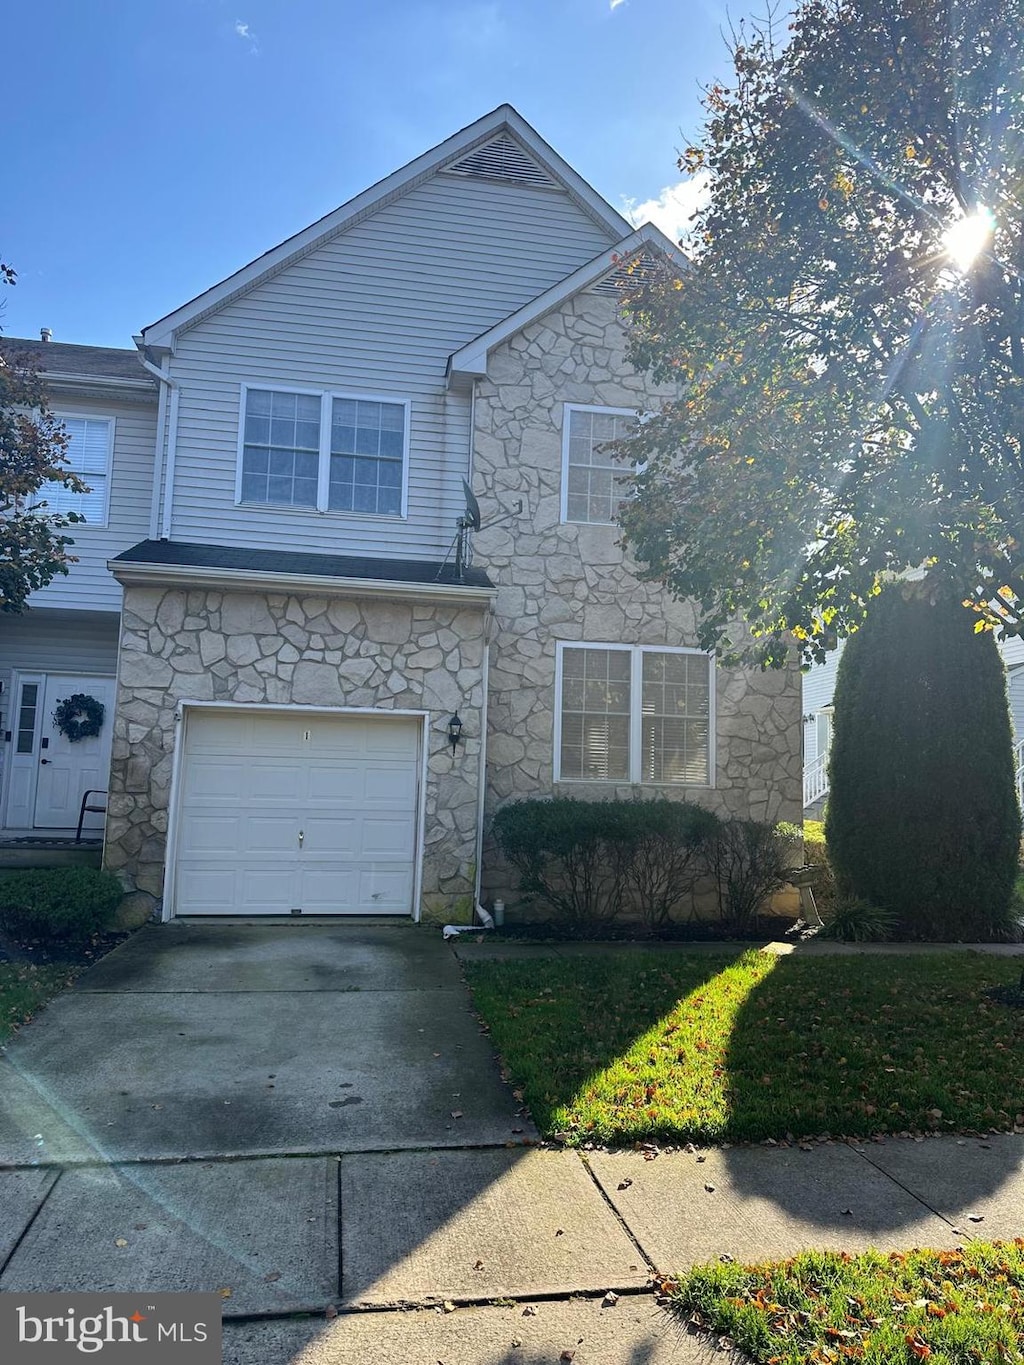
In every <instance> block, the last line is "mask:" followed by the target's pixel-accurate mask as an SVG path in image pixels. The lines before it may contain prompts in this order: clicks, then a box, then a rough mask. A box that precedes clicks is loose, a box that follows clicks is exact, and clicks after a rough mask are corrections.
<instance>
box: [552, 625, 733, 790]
mask: <svg viewBox="0 0 1024 1365" xmlns="http://www.w3.org/2000/svg"><path fill="white" fill-rule="evenodd" d="M557 658H558V664H557V689H558V694H559V696H558V706H557V710H556V742H555V781H556V782H557V781H561V782H573V781H575V782H630V783H638V782H639V783H650V784H652V785H659V786H695V787H707V786H711V785H712V775H713V771H714V758H713V743H712V736H713V733H714V692H713V684H714V669H713V663H712V660H711V658H710V657H709V655H707V654H704V653H703V652H701V651H700V650H694V649H668V648H662V647H650V648H648V647H644V646H640V645H608V644H605V645H597V644H594V645H590V644H586V645H577V644H568V643H559V645H558V650H557Z"/></svg>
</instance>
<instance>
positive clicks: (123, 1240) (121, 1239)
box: [114, 1237, 128, 1247]
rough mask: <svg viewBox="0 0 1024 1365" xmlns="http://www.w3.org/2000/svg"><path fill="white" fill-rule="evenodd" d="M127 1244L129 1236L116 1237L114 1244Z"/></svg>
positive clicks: (123, 1245)
mask: <svg viewBox="0 0 1024 1365" xmlns="http://www.w3.org/2000/svg"><path fill="white" fill-rule="evenodd" d="M127 1245H128V1239H127V1237H115V1238H114V1246H116V1247H126V1246H127Z"/></svg>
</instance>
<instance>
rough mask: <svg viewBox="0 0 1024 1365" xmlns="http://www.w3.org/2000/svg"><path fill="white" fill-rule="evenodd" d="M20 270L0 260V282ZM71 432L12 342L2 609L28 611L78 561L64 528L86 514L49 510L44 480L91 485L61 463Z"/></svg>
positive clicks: (2, 496) (2, 378)
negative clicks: (31, 600)
mask: <svg viewBox="0 0 1024 1365" xmlns="http://www.w3.org/2000/svg"><path fill="white" fill-rule="evenodd" d="M14 282H15V272H14V270H13V269H12V268H11V267H10V266H9V265H5V264H3V262H0V284H7V285H13V284H14ZM66 448H67V437H66V436H65V434H64V428H63V427H62V425H61V423H60V422H59V421H58V420H57V419H56V418H55V417H54V416H53V414H52V413H51V412H50V410H49V407H48V406H47V399H46V390H45V388H44V386H43V383H42V381H41V380H40V378H39V376H38V374H37V373H36V372H35V371H34V370H33V369H32V367H31V366H30V365H28V364H27V363H25V362H23V361H22V360H20V359H19V357H18V355H17V353H16V352H15V351H14V350H13V349H8V348H5V350H4V351H3V352H2V353H0V613H4V612H9V613H10V612H22V611H25V610H26V599H27V598H28V595H29V593H32V592H35V591H36V590H37V589H38V588H43V587H45V586H46V584H47V583H49V582H50V581H51V579H53V578H54V577H55V576H56V575H57V574H59V573H63V574H66V573H67V572H68V565H69V564H71V563H73V562H74V556H73V555H71V554H70V552H69V547H70V545H71V544H72V541H71V538H70V537H69V536H66V535H64V534H63V532H64V531H66V530H67V529H69V528H70V527H71V526H72V525H74V524H75V523H76V522H80V521H82V520H84V518H83V517H81V516H80V515H79V514H78V513H77V512H68V513H66V514H64V513H57V512H51V511H49V510H48V508H47V504H46V484H47V483H52V482H56V483H57V484H59V485H61V486H63V487H64V488H68V489H70V490H71V491H72V492H75V493H81V492H85V491H87V490H86V487H85V485H84V484H83V483H82V481H81V479H79V478H78V477H77V476H76V475H74V474H72V473H71V472H70V470H69V469H68V468H67V465H66V464H65V462H64V452H65V450H66Z"/></svg>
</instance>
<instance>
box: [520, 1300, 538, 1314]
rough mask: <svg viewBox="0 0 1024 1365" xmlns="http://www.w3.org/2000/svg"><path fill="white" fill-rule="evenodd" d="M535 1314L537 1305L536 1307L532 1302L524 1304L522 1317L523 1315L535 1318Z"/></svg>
mask: <svg viewBox="0 0 1024 1365" xmlns="http://www.w3.org/2000/svg"><path fill="white" fill-rule="evenodd" d="M536 1316H537V1307H536V1305H535V1304H532V1303H528V1304H527V1305H526V1307H525V1308H524V1309H523V1317H524V1318H535V1317H536Z"/></svg>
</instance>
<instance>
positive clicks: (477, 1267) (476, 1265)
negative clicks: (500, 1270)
mask: <svg viewBox="0 0 1024 1365" xmlns="http://www.w3.org/2000/svg"><path fill="white" fill-rule="evenodd" d="M483 1268H484V1263H483V1261H476V1262H474V1265H473V1269H474V1270H483Z"/></svg>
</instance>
